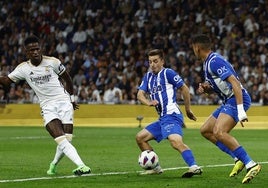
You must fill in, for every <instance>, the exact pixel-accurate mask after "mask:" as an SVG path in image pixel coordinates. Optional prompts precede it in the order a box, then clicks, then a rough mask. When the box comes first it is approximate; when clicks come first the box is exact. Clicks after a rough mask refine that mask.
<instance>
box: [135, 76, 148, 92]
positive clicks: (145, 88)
mask: <svg viewBox="0 0 268 188" xmlns="http://www.w3.org/2000/svg"><path fill="white" fill-rule="evenodd" d="M148 76H149V75H148V73H147V74H145V75H144V77H143V78H142V82H141V84H140V86H139V88H138V89H139V90H143V91H145V92H148Z"/></svg>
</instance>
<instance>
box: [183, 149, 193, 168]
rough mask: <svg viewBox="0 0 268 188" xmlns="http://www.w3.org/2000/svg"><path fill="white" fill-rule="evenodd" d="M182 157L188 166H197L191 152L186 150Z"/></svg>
mask: <svg viewBox="0 0 268 188" xmlns="http://www.w3.org/2000/svg"><path fill="white" fill-rule="evenodd" d="M181 155H182V158H183V160H184V161H185V162H186V164H187V165H188V166H193V165H195V164H196V163H195V159H194V156H193V153H192V151H191V150H185V151H184V152H182V153H181Z"/></svg>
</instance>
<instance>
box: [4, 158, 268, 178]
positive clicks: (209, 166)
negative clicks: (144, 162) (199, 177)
mask: <svg viewBox="0 0 268 188" xmlns="http://www.w3.org/2000/svg"><path fill="white" fill-rule="evenodd" d="M258 163H259V164H268V161H263V162H258ZM233 165H234V164H218V165H205V166H201V167H202V168H215V167H226V166H233ZM187 168H189V167H175V168H165V169H163V170H164V171H170V170H179V169H187ZM140 172H142V171H135V172H104V173H96V174H85V175H83V176H82V177H85V176H109V175H122V174H133V173H140ZM78 177H80V176H75V175H71V176H57V177H39V178H24V179H13V180H0V183H9V182H26V181H37V180H52V179H65V178H66V179H69V178H78Z"/></svg>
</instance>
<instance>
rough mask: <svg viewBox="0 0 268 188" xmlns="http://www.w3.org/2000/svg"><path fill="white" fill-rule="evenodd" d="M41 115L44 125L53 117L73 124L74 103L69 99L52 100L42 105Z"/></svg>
mask: <svg viewBox="0 0 268 188" xmlns="http://www.w3.org/2000/svg"><path fill="white" fill-rule="evenodd" d="M41 115H42V117H43V121H44V126H46V125H47V124H48V123H49V122H50V121H51V120H53V119H59V120H60V121H61V122H62V123H63V124H73V116H74V110H73V105H72V103H70V102H68V101H54V102H50V103H47V104H46V105H44V106H43V107H42V111H41Z"/></svg>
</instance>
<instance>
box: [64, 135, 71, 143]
mask: <svg viewBox="0 0 268 188" xmlns="http://www.w3.org/2000/svg"><path fill="white" fill-rule="evenodd" d="M65 136H66V138H67V140H68V141H69V142H72V140H73V134H65Z"/></svg>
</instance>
